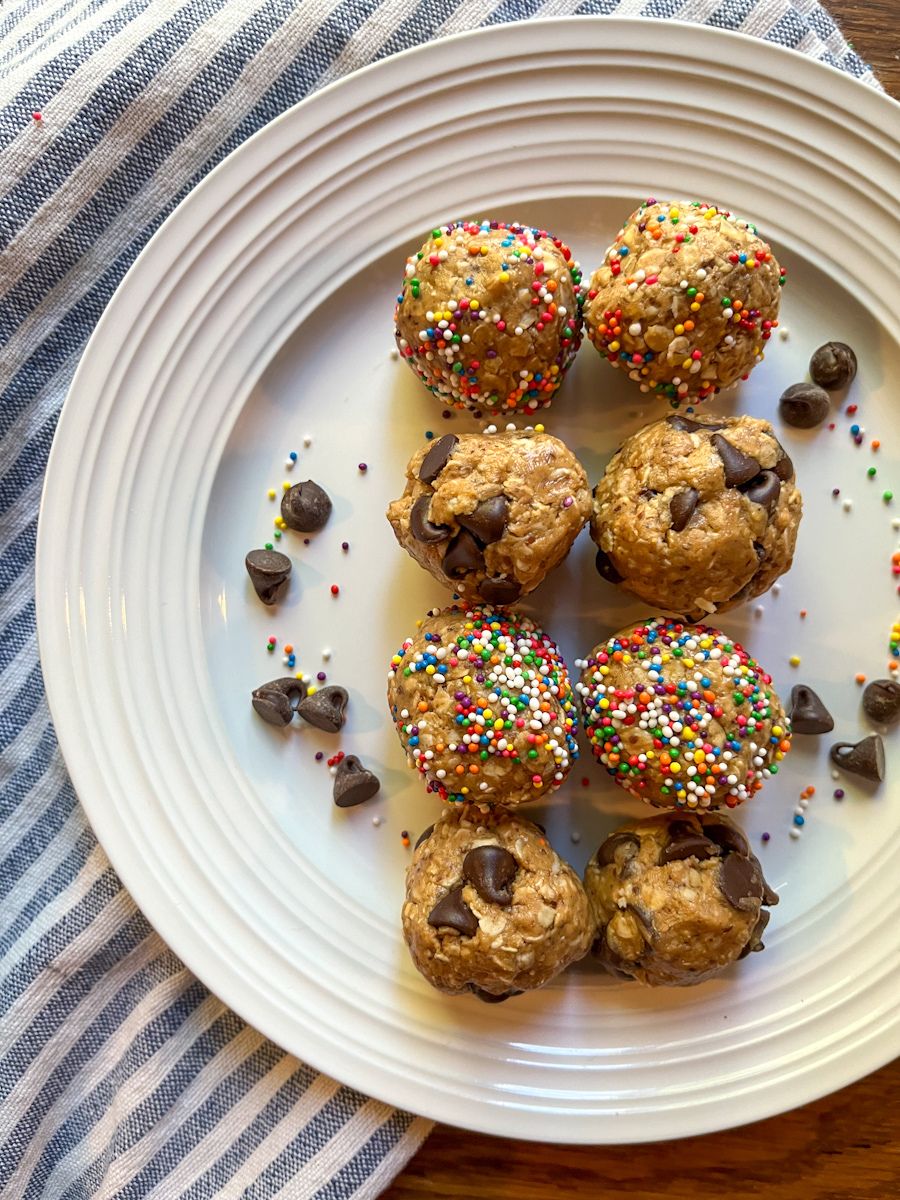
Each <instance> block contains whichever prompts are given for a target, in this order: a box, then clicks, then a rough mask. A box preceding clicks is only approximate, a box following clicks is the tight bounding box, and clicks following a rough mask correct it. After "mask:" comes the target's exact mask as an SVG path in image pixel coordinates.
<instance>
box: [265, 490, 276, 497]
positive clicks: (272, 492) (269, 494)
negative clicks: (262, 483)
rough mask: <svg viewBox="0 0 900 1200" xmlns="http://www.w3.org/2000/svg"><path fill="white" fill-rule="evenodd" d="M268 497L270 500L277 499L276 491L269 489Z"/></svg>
mask: <svg viewBox="0 0 900 1200" xmlns="http://www.w3.org/2000/svg"><path fill="white" fill-rule="evenodd" d="M266 495H267V496H268V497H269V499H270V500H274V499H275V489H274V488H269V490H268V492H266Z"/></svg>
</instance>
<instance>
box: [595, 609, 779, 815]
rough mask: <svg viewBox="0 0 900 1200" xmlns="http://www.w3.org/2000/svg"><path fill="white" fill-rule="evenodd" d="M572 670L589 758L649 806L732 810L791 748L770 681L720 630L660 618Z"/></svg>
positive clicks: (607, 645) (627, 632)
mask: <svg viewBox="0 0 900 1200" xmlns="http://www.w3.org/2000/svg"><path fill="white" fill-rule="evenodd" d="M577 665H578V666H580V667H581V668H582V675H581V680H580V682H579V683H578V685H577V690H578V692H579V693H580V695H581V701H582V707H583V710H584V723H585V732H586V733H587V735H588V737H589V738H590V742H591V748H592V750H593V753H594V757H595V758H596V759H597V761H598V762H599V763H602V765H603V766H604V767H606V769H607V771H608V772H609V774H610V775H612V777H613V778H614V779H615V781H616V783H618V784H619V785H620V786H621V787H623V788H625V789H626V790H627V791H629V792H631V794H632V795H633V796H636V797H637V798H638V799H639V800H645V801H646V802H647V803H648V804H653V805H656V806H657V807H660V808H690V809H707V808H720V807H721V806H722V805H725V806H726V807H728V808H736V807H737V805H739V804H742V803H743V802H744V801H745V800H747V799H749V798H750V796H752V795H753V793H754V792H756V791H758V790H759V789H760V788H761V787H762V785H763V783H764V781H765V780H766V779H768V778H769V777H770V776H771V775H776V774H777V773H778V764H779V763H780V762H781V760H782V758H783V757H784V755H785V754H786V752H787V750H788V749H789V747H790V736H791V735H790V725H789V722H788V721H787V719H786V718H785V715H784V709H783V708H782V705H781V701H780V700H779V699H778V696H777V694H776V692H775V689H774V687H773V686H772V677H771V676H770V675H767V674H766V673H765V671H763V669H762V668H761V667H760V665H759V663H757V662H756V661H755V660H754V659H752V658H751V657H750V655H749V654H748V653H747V651H746V650H745V649H744V647H743V646H741V645H740V644H739V643H738V642H736V641H734V639H733V638H729V637H727V636H726V635H725V634H724V633H721V632H720V631H719V630H717V629H710V628H709V627H708V626H706V625H683V624H682V623H681V622H680V621H670V620H666V619H665V618H663V617H657V618H655V619H654V620H651V621H647V622H646V623H644V624H642V625H638V626H636V627H634V628H631V629H624V630H622V631H621V632H620V633H616V634H614V635H613V636H612V637H611V638H609V639H608V641H605V642H601V643H600V644H599V645H598V646H595V647H594V649H593V650H592V651H591V653H590V655H589V657H588V658H587V660H585V661H582V662H579V663H578V664H577Z"/></svg>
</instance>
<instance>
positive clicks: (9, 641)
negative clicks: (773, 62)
mask: <svg viewBox="0 0 900 1200" xmlns="http://www.w3.org/2000/svg"><path fill="white" fill-rule="evenodd" d="M614 11H616V12H620V13H623V14H628V15H635V14H638V13H643V14H645V15H647V16H650V17H671V16H678V17H681V18H686V19H693V20H697V21H704V22H707V23H709V24H711V25H717V26H720V27H726V28H730V29H741V30H743V31H745V32H748V33H751V34H756V35H758V36H760V37H764V38H767V39H769V40H771V41H776V42H780V43H782V44H784V45H787V46H792V47H795V48H797V49H798V50H801V51H803V52H805V53H807V54H811V55H813V56H815V57H816V58H820V59H822V60H824V61H826V62H828V63H831V64H832V65H834V66H837V67H840V68H842V69H843V70H845V71H848V72H850V73H851V74H853V75H855V76H857V77H858V78H860V79H863V80H865V81H866V82H869V83H873V84H874V83H875V80H874V78H873V76H872V74H871V72H870V71H869V69H868V67H867V66H866V64H865V63H864V62H862V61H861V60H860V59H859V58H858V57H857V56H856V55H855V54H854V53H853V52H852V51H851V50H850V49H849V47H848V46H847V44H846V42H845V41H844V40H843V38H842V37H841V35H840V33H839V32H838V30H837V29H836V27H835V24H834V22H833V21H832V20H831V18H830V17H829V16H828V15H827V14H826V13H825V12H824V11H823V9H822V8H820V7H819V6H818V4H816V3H814V0H793V2H791V0H623V2H621V3H618V2H617V0H588V2H586V3H577V2H576V0H571V2H568V0H548V2H546V3H541V0H499V2H498V0H422V2H421V3H418V4H417V3H416V0H0V106H2V107H0V345H2V347H3V350H2V354H0V398H2V402H0V628H2V634H0V672H2V689H0V698H2V710H3V711H2V717H0V772H2V775H0V780H2V805H0V896H2V909H0V976H2V978H0V1194H2V1196H4V1197H8V1198H10V1200H13V1198H14V1200H23V1198H24V1200H28V1198H35V1200H37V1198H38V1197H39V1198H40V1200H76V1198H80V1197H88V1196H90V1197H97V1198H100V1197H103V1198H105V1200H111V1198H113V1197H120V1198H122V1200H124V1198H126V1197H135V1198H136V1197H141V1198H143V1197H151V1196H152V1197H160V1198H162V1200H173V1198H177V1197H196V1198H198V1200H201V1198H202V1200H205V1198H206V1197H212V1196H217V1197H228V1198H230V1197H255V1198H259V1200H265V1198H268V1197H273V1196H276V1195H277V1196H281V1197H299V1198H306V1197H317V1198H320V1200H326V1198H329V1200H343V1198H345V1197H351V1196H352V1197H355V1198H358V1200H362V1198H364V1197H373V1196H376V1195H378V1193H379V1192H380V1191H381V1190H382V1189H383V1188H384V1187H385V1186H386V1185H387V1184H388V1182H389V1181H390V1180H391V1179H392V1178H393V1176H394V1174H395V1173H396V1172H397V1171H398V1170H399V1169H400V1168H401V1167H402V1165H403V1164H404V1163H405V1162H406V1160H407V1159H408V1158H409V1156H410V1155H411V1154H412V1153H413V1152H414V1150H415V1149H416V1147H417V1146H418V1145H419V1144H420V1142H421V1141H422V1139H423V1138H424V1137H425V1135H426V1134H427V1132H428V1128H429V1125H428V1122H426V1121H423V1120H422V1119H420V1118H415V1117H413V1116H411V1115H410V1114H408V1113H402V1112H396V1111H393V1110H391V1109H389V1108H388V1107H386V1106H385V1105H383V1104H380V1103H377V1102H375V1101H372V1100H368V1099H367V1098H366V1097H364V1096H361V1095H359V1094H357V1093H355V1092H353V1091H350V1090H349V1089H346V1088H342V1087H340V1086H339V1085H338V1084H337V1083H335V1082H333V1081H332V1080H330V1079H327V1078H325V1077H324V1076H321V1075H317V1074H316V1073H315V1072H314V1071H312V1070H311V1069H309V1068H308V1067H306V1066H304V1065H303V1064H302V1063H300V1062H298V1061H296V1060H295V1059H293V1058H291V1057H289V1056H288V1055H285V1054H284V1053H283V1052H282V1051H280V1050H279V1049H278V1048H277V1047H276V1046H273V1045H271V1044H270V1043H268V1042H266V1041H265V1040H264V1039H263V1038H262V1037H261V1036H260V1035H259V1034H258V1033H256V1032H255V1031H254V1030H253V1029H250V1028H248V1027H247V1026H246V1025H244V1024H243V1023H242V1022H241V1021H240V1020H239V1019H238V1018H237V1017H236V1016H234V1014H233V1013H231V1012H229V1011H228V1010H226V1009H225V1008H224V1007H223V1005H222V1004H221V1003H219V1001H217V1000H216V999H215V997H213V996H211V995H210V994H209V993H208V992H207V991H206V990H205V989H204V988H203V986H202V985H201V984H200V983H199V982H198V981H197V980H196V979H194V978H193V977H192V976H191V975H190V974H189V972H188V971H187V970H186V969H185V968H184V967H183V966H182V964H181V963H180V962H178V960H177V959H176V958H175V957H174V956H173V955H172V954H171V953H170V952H169V951H168V950H167V949H166V947H165V946H164V945H163V943H162V942H161V941H160V939H159V938H158V937H157V936H156V935H155V934H154V933H153V931H152V930H151V929H150V927H149V926H148V925H147V923H146V921H145V920H144V918H143V917H142V916H141V914H140V913H139V912H138V911H137V910H136V908H135V906H134V903H133V902H132V900H131V899H130V897H129V896H128V895H127V894H126V893H125V892H124V891H123V890H122V887H121V885H120V883H119V881H118V879H117V878H116V876H115V874H114V872H113V870H112V868H111V867H110V865H109V862H108V861H107V859H106V857H105V856H104V854H103V851H102V850H101V849H100V848H99V846H98V845H97V843H96V841H95V839H94V837H93V834H92V832H91V830H90V828H89V827H88V826H87V824H86V822H85V818H84V816H83V814H82V812H81V809H80V808H79V806H78V801H77V799H76V796H75V794H74V792H73V790H72V786H71V784H70V782H69V781H68V779H67V777H66V771H65V767H64V765H63V763H62V760H61V758H60V755H59V752H58V749H57V746H56V740H55V738H54V733H53V727H52V725H51V723H50V719H49V715H48V712H47V705H46V701H45V698H44V690H43V685H42V680H41V671H40V667H39V665H38V659H37V646H36V641H35V606H34V592H33V558H34V546H35V532H36V527H37V510H38V500H39V495H40V488H41V479H42V475H43V471H44V466H45V464H46V461H47V453H48V450H49V448H50V442H51V439H52V437H53V432H54V428H55V426H56V420H57V416H58V413H59V409H60V405H61V403H62V400H63V397H64V395H65V392H66V388H67V386H68V383H69V380H70V378H71V375H72V372H73V370H74V367H75V364H76V362H77V361H78V358H79V355H80V354H81V352H82V350H83V348H84V345H85V342H86V341H87V338H88V336H89V334H90V332H91V330H92V328H93V326H94V324H95V323H96V321H97V318H98V317H99V315H100V313H101V312H102V310H103V308H104V306H105V305H106V303H107V302H108V300H109V298H110V296H111V295H112V293H113V290H114V289H115V287H116V285H117V283H118V282H119V280H120V279H121V278H122V276H123V275H124V273H125V271H126V270H127V268H128V266H129V264H130V263H131V262H132V261H133V259H134V258H135V256H136V255H137V253H138V251H139V250H140V249H141V247H142V246H143V245H144V243H145V242H146V241H147V239H148V238H149V237H150V235H151V234H152V233H153V231H154V230H155V229H156V228H157V226H158V225H159V224H160V222H161V221H162V220H163V219H164V217H165V216H166V214H167V213H169V212H170V211H171V210H172V208H173V207H174V206H175V205H176V204H177V203H178V201H179V200H180V199H181V198H182V197H183V196H185V195H186V194H187V193H188V192H189V191H190V189H191V188H192V187H193V186H194V184H195V183H196V182H197V181H198V180H199V179H200V178H201V177H202V176H203V175H204V174H205V173H206V172H207V171H209V170H210V168H211V167H212V166H214V165H215V164H216V163H217V162H218V161H219V160H220V159H221V158H223V157H224V156H225V155H226V154H227V153H228V152H229V151H230V150H232V149H234V148H235V147H236V146H238V145H240V143H241V142H242V141H243V140H244V139H245V138H246V137H248V136H249V135H250V134H251V133H253V132H254V131H255V130H257V129H259V128H260V126H262V125H264V124H265V123H266V122H267V121H269V120H271V119H272V118H273V117H275V116H277V115H278V114H279V113H281V112H283V111H284V110H285V109H286V108H288V107H289V106H290V105H291V104H293V103H294V102H295V101H297V100H299V99H301V98H302V97H303V96H305V95H307V94H308V93H309V92H311V91H312V90H314V89H315V88H317V87H319V86H320V85H321V84H323V83H325V82H326V81H328V80H331V79H334V78H336V77H337V76H339V75H343V74H346V73H347V72H348V71H351V70H353V69H354V68H355V67H358V66H361V65H363V64H364V63H368V62H371V61H372V60H373V59H377V58H381V57H384V56H385V55H388V54H391V53H393V52H394V51H397V50H400V49H403V48H405V47H409V46H413V45H415V44H417V43H420V42H423V41H427V40H428V39H430V38H433V37H436V36H440V35H443V34H447V33H452V32H456V31H458V30H462V29H469V28H473V27H475V26H478V25H489V24H495V23H498V22H504V21H511V20H516V19H521V18H528V17H531V16H539V15H540V16H551V15H563V14H568V13H576V12H578V13H586V12H602V13H611V12H614ZM33 114H39V115H40V119H37V118H36V117H35V115H33Z"/></svg>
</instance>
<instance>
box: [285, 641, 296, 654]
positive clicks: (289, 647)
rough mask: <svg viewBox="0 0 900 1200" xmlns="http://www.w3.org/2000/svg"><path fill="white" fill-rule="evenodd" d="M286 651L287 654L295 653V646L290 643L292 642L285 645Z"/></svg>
mask: <svg viewBox="0 0 900 1200" xmlns="http://www.w3.org/2000/svg"><path fill="white" fill-rule="evenodd" d="M284 652H285V654H293V653H294V647H293V646H292V645H291V644H290V642H288V644H287V645H286V646H285V648H284Z"/></svg>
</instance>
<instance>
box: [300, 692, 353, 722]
mask: <svg viewBox="0 0 900 1200" xmlns="http://www.w3.org/2000/svg"><path fill="white" fill-rule="evenodd" d="M349 699H350V697H349V696H348V695H347V690H346V688H342V687H337V686H336V685H329V686H328V687H323V688H319V690H318V691H317V692H313V694H312V695H311V696H307V697H306V698H305V699H304V700H301V701H300V703H299V704H298V706H297V716H298V717H301V718H302V719H303V720H304V721H306V723H307V724H308V725H314V726H315V727H316V729H322V730H324V732H325V733H337V732H338V730H339V729H343V727H344V721H346V719H347V715H346V714H347V701H348V700H349Z"/></svg>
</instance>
